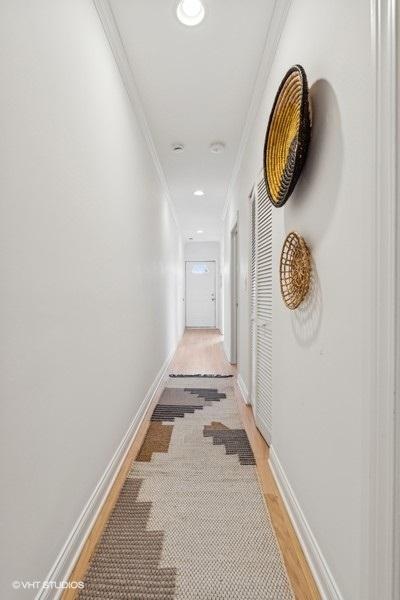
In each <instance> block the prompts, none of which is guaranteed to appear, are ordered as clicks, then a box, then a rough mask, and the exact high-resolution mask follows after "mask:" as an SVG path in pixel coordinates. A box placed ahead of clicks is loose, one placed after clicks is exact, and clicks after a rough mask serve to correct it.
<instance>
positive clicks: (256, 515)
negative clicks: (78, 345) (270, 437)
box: [79, 377, 294, 600]
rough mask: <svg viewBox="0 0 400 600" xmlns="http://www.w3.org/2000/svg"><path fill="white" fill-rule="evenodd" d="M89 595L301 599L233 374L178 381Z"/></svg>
mask: <svg viewBox="0 0 400 600" xmlns="http://www.w3.org/2000/svg"><path fill="white" fill-rule="evenodd" d="M84 582H85V587H84V589H83V590H82V591H81V592H80V594H79V598H81V599H82V600H128V599H129V600H132V599H134V600H218V599H221V600H293V599H294V594H293V592H292V589H291V586H290V583H289V579H288V576H287V573H286V569H285V566H284V563H283V559H282V555H281V553H280V550H279V547H278V543H277V540H276V537H275V533H274V530H273V527H272V524H271V520H270V517H269V514H268V511H267V508H266V505H265V503H264V499H263V496H262V493H261V489H260V487H259V483H258V478H257V474H256V467H255V460H254V456H253V452H252V450H251V447H250V444H249V441H248V438H247V435H246V432H245V430H244V429H243V425H242V423H241V420H240V416H239V413H238V409H237V406H236V401H235V399H234V389H233V383H232V381H231V380H229V379H223V378H221V379H217V378H214V379H205V378H200V377H199V378H194V377H190V378H184V377H182V378H176V379H175V378H174V379H173V380H171V379H168V380H167V381H166V386H165V388H164V391H163V393H162V395H161V397H160V399H159V402H158V404H157V405H156V407H155V409H154V412H153V415H152V417H151V422H150V426H149V430H148V432H147V435H146V437H145V440H144V442H143V445H142V447H141V449H140V451H139V454H138V456H137V458H136V461H135V462H134V463H133V465H132V468H131V470H130V472H129V475H128V477H127V479H126V481H125V483H124V486H123V488H122V491H121V494H120V497H119V498H118V500H117V503H116V505H115V508H114V510H113V512H112V514H111V517H110V519H109V522H108V524H107V526H106V528H105V531H104V534H103V536H102V538H101V540H100V542H99V545H98V547H97V549H96V552H95V554H94V556H93V558H92V561H91V563H90V566H89V569H88V572H87V574H86V577H85V580H84Z"/></svg>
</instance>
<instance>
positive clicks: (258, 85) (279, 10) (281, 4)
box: [222, 0, 292, 221]
mask: <svg viewBox="0 0 400 600" xmlns="http://www.w3.org/2000/svg"><path fill="white" fill-rule="evenodd" d="M291 3H292V0H275V5H274V8H273V11H272V18H271V22H270V25H269V28H268V33H267V37H266V41H265V45H264V50H263V54H262V57H261V60H260V65H259V67H258V72H257V76H256V80H255V83H254V88H253V93H252V97H251V101H250V106H249V110H248V111H247V116H246V120H245V124H244V128H243V132H242V137H241V140H240V144H239V148H238V152H237V155H236V160H235V164H234V167H233V171H232V175H231V180H230V183H229V186H228V191H227V194H226V200H225V204H224V208H223V211H222V220H223V221H224V220H225V217H226V213H227V212H228V208H229V205H230V203H231V201H232V193H233V188H234V186H235V183H236V180H237V178H238V175H239V171H240V167H241V166H242V161H243V157H244V153H245V150H246V146H247V143H248V141H249V137H250V133H251V129H252V127H253V124H254V121H255V118H256V116H257V111H258V109H259V106H260V104H261V100H262V97H263V94H264V91H265V87H266V85H267V81H268V77H269V74H270V71H271V67H272V63H273V60H274V58H275V54H276V50H277V48H278V43H279V40H280V37H281V34H282V31H283V27H284V25H285V22H286V17H287V15H288V12H289V8H290V5H291Z"/></svg>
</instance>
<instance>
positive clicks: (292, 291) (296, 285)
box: [279, 231, 311, 310]
mask: <svg viewBox="0 0 400 600" xmlns="http://www.w3.org/2000/svg"><path fill="white" fill-rule="evenodd" d="M279 271H280V281H281V293H282V298H283V301H284V303H285V304H286V306H287V307H288V308H290V309H291V310H294V309H295V308H297V307H298V306H300V304H301V303H302V302H303V300H304V298H305V297H306V296H307V294H308V291H309V288H310V280H311V259H310V252H309V249H308V247H307V244H306V243H305V241H304V239H303V238H302V237H301V235H299V234H298V233H296V232H295V231H291V232H290V233H289V234H288V236H287V237H286V239H285V241H284V244H283V247H282V253H281V261H280V269H279Z"/></svg>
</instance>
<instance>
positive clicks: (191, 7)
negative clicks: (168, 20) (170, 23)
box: [176, 0, 205, 27]
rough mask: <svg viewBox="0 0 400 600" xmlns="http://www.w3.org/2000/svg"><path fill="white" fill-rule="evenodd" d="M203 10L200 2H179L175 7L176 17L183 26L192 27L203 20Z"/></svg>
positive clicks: (187, 0) (189, 0) (195, 0)
mask: <svg viewBox="0 0 400 600" xmlns="http://www.w3.org/2000/svg"><path fill="white" fill-rule="evenodd" d="M204 15H205V10H204V6H203V3H202V2H201V1H200V0H180V2H179V3H178V6H177V7H176V16H177V17H178V19H179V20H180V22H181V23H183V24H184V25H188V26H189V27H193V26H194V25H198V24H199V23H201V22H202V20H203V19H204Z"/></svg>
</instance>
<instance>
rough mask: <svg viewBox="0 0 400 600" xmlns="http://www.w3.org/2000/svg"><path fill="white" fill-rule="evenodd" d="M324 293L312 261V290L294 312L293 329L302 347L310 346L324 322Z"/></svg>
mask: <svg viewBox="0 0 400 600" xmlns="http://www.w3.org/2000/svg"><path fill="white" fill-rule="evenodd" d="M322 306H323V305H322V291H321V284H320V281H319V277H318V273H317V269H316V267H315V262H314V260H313V259H311V280H310V289H309V291H308V294H307V296H306V297H305V299H304V301H303V302H302V303H301V304H300V306H299V307H298V308H297V309H296V310H295V311H293V312H292V329H293V333H294V336H295V338H296V340H297V341H298V342H299V344H300V346H304V347H306V346H310V345H311V344H312V342H313V341H314V340H315V339H316V337H317V334H318V331H319V328H320V326H321V321H322Z"/></svg>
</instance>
